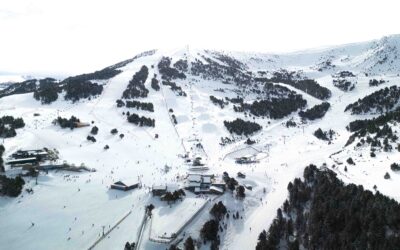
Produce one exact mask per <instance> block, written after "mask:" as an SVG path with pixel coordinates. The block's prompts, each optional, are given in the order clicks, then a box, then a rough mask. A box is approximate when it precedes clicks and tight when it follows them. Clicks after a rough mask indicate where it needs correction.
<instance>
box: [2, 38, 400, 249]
mask: <svg viewBox="0 0 400 250" xmlns="http://www.w3.org/2000/svg"><path fill="white" fill-rule="evenodd" d="M399 46H400V36H390V37H384V38H382V39H381V40H378V41H371V42H364V43H359V44H349V45H342V46H337V47H333V48H324V49H316V50H309V51H301V52H296V53H290V54H282V55H270V54H256V53H251V54H250V53H238V52H215V51H207V50H193V49H191V48H184V49H181V50H176V51H162V50H157V51H152V52H148V53H144V54H143V55H140V56H137V57H135V58H133V59H131V60H128V61H125V62H122V63H120V64H116V65H114V66H111V67H110V68H111V69H114V70H120V71H121V72H120V73H118V74H117V75H115V76H113V77H111V78H109V79H102V80H96V79H90V81H92V82H96V83H98V84H99V85H101V86H103V90H102V92H101V94H100V95H98V96H95V97H93V96H92V97H90V98H86V99H85V98H83V99H80V100H79V101H76V102H71V101H66V100H64V98H63V97H64V96H65V95H66V90H65V89H63V90H62V91H61V92H60V93H59V96H58V99H57V100H56V101H54V102H52V103H50V104H41V102H39V101H37V100H35V99H34V98H33V93H32V92H29V93H23V94H13V95H10V96H5V97H2V98H0V117H2V116H6V115H12V116H14V117H22V118H23V119H24V121H25V124H26V126H25V127H24V128H22V129H18V130H17V136H15V137H13V138H7V139H4V140H3V144H4V146H5V149H6V151H5V154H4V158H5V159H6V161H7V158H8V157H9V156H10V155H11V154H12V153H14V152H15V151H16V150H18V149H35V148H43V147H46V148H50V149H57V150H58V151H59V157H60V161H67V162H69V163H74V164H75V165H80V164H81V163H84V165H86V166H88V167H90V168H94V169H96V172H89V173H86V172H81V173H74V172H66V171H49V172H48V173H45V172H43V173H40V175H39V177H38V180H37V182H38V184H36V183H35V179H34V178H29V177H26V178H25V181H26V182H27V184H26V185H25V187H24V188H32V190H33V194H29V193H27V192H25V191H23V192H22V194H21V195H20V196H18V197H17V198H8V197H0V221H1V223H0V232H2V233H1V234H0V246H2V247H4V249H85V248H86V249H87V248H89V247H90V246H92V244H94V243H95V242H96V240H97V239H98V238H100V237H101V235H102V233H103V230H105V231H107V230H108V229H111V228H112V227H113V226H114V225H115V224H116V223H117V222H118V221H119V220H120V219H121V218H124V217H125V216H127V217H126V218H125V219H124V220H122V222H121V223H120V224H118V226H116V228H115V229H114V230H112V231H111V233H110V234H108V235H107V236H106V237H105V238H104V239H103V240H101V241H100V242H99V243H98V244H97V245H96V246H95V247H94V249H123V247H124V245H125V243H126V242H127V241H129V242H136V241H137V239H138V238H137V236H138V235H141V237H140V238H141V240H140V246H139V248H140V249H165V248H167V246H168V245H167V244H163V243H155V242H153V241H150V240H149V238H151V237H150V236H151V235H153V236H154V234H160V232H161V231H160V230H167V229H168V230H169V231H168V235H169V234H173V233H174V232H178V237H177V238H178V239H179V238H185V237H187V236H188V235H191V236H192V237H193V238H196V239H198V238H199V237H200V236H199V231H200V228H201V226H202V225H203V224H204V222H205V221H206V220H208V219H209V218H210V215H209V213H208V211H209V209H210V207H211V205H212V204H213V203H214V202H216V201H223V203H224V204H226V206H227V207H228V209H229V210H230V211H231V212H236V211H239V213H240V214H241V216H242V219H239V220H228V221H227V222H226V223H227V227H226V229H225V230H224V231H223V232H221V233H220V237H221V244H220V247H221V249H254V247H255V245H256V242H257V237H258V234H259V233H260V232H261V231H262V230H263V229H265V228H268V226H269V225H270V223H271V222H272V220H273V218H274V217H275V214H276V210H277V208H279V207H280V206H281V205H282V203H283V201H284V200H285V199H286V197H287V189H286V188H287V184H288V183H289V182H290V181H292V180H293V179H294V178H296V177H300V176H301V175H302V172H303V169H304V167H305V166H306V165H307V164H310V163H314V164H316V165H319V166H320V165H322V164H324V163H325V164H326V166H327V167H329V168H332V169H333V170H334V171H336V172H337V173H338V177H339V178H341V179H342V180H343V181H344V182H346V183H356V184H360V185H363V186H364V188H365V189H369V190H374V189H373V187H374V185H376V186H377V189H378V190H379V191H380V192H381V193H382V194H384V195H387V196H389V197H391V198H394V199H395V200H397V201H400V196H399V194H398V192H397V189H398V187H399V184H398V183H399V181H400V176H398V174H396V173H392V172H391V170H390V164H391V163H393V162H396V161H398V160H399V159H398V152H397V150H396V149H395V146H396V143H394V142H393V143H392V144H393V150H392V151H388V152H385V151H383V150H382V152H379V150H378V152H377V156H376V157H370V148H369V147H355V146H354V145H353V144H351V145H349V146H347V147H346V146H345V145H346V142H347V141H348V139H349V136H350V135H351V132H349V131H348V130H347V129H346V126H347V125H348V124H349V123H350V122H351V121H354V120H356V119H367V118H372V117H375V116H377V115H373V114H363V115H352V114H350V112H344V110H345V108H346V106H347V105H349V104H351V103H354V102H356V101H357V100H358V99H360V98H363V97H365V96H367V95H369V94H371V93H373V92H375V91H377V90H379V89H382V88H385V87H388V86H392V85H397V86H400V77H398V74H399V73H400V58H399V57H398V54H399V49H400V47H399ZM166 57H168V58H169V60H170V61H171V62H170V68H173V69H175V70H176V71H177V72H179V73H182V74H184V75H185V77H175V76H172V77H168V75H167V74H168V73H163V72H160V66H159V62H160V61H161V60H163V59H165V58H166ZM177 62H178V63H177ZM185 64H186V65H187V68H186V67H185V66H183V67H181V66H179V65H185ZM143 65H145V66H146V67H147V68H148V77H147V79H146V81H145V82H144V86H145V88H146V89H147V90H148V94H147V96H146V97H139V98H132V99H128V100H131V101H132V100H135V101H139V102H146V103H152V104H153V106H154V112H150V111H146V110H136V109H135V108H128V107H126V106H125V107H117V103H116V101H117V100H118V99H121V100H122V101H124V102H126V101H127V99H124V98H122V96H123V92H124V91H125V90H126V89H127V86H128V83H129V82H130V81H131V79H132V77H133V75H135V74H136V73H137V72H138V71H139V70H140V69H141V68H142V66H143ZM282 69H284V70H286V71H288V72H291V71H293V72H294V73H293V75H296V77H294V78H291V79H290V81H289V80H288V81H278V80H277V79H276V78H275V80H274V78H272V76H274V73H276V72H282ZM161 71H162V70H161ZM342 71H349V72H352V73H353V74H354V75H355V76H354V79H355V81H356V83H355V84H354V86H355V87H354V89H352V90H351V91H343V90H342V89H340V88H337V87H335V86H334V84H333V80H334V79H336V78H335V76H336V75H337V74H338V73H340V72H342ZM154 75H156V76H154ZM152 78H155V79H157V80H158V82H159V86H160V90H156V89H155V88H152V83H151V82H152ZM162 78H164V79H162ZM343 78H344V79H346V77H343ZM304 79H313V80H315V82H316V83H318V84H319V85H320V87H324V88H326V89H328V90H329V91H330V93H331V94H330V97H327V98H325V99H324V98H320V99H318V98H316V97H315V95H313V94H312V92H310V89H309V88H307V87H306V88H301V87H299V85H298V84H297V83H298V82H297V81H299V80H304ZM354 79H353V80H354ZM371 79H378V80H380V79H383V80H385V81H386V82H385V83H383V84H381V85H379V86H369V81H370V80H371ZM163 81H165V82H166V83H167V84H163ZM168 82H169V83H171V82H173V83H175V84H176V86H175V87H178V88H174V86H173V85H168ZM269 82H273V84H272V85H268V83H269ZM63 84H64V83H63V82H61V85H60V86H61V87H63V86H64V85H63ZM66 84H67V83H65V85H66ZM171 86H172V87H171ZM266 86H268V87H266ZM179 87H180V88H179ZM0 91H1V89H0ZM30 91H31V90H30ZM295 95H299V96H300V97H301V98H302V100H305V101H306V104H305V105H303V106H301V105H300V106H299V107H294V108H293V110H291V111H292V112H288V114H286V113H285V114H283V115H282V117H279V118H276V117H273V116H272V111H271V110H269V108H271V106H272V104H271V105H266V106H264V107H263V108H265V109H266V110H268V112H266V113H263V115H256V114H255V113H253V111H254V110H255V109H256V106H255V105H254V102H255V101H260V102H261V101H263V100H264V101H271V102H272V103H277V102H279V101H280V100H282V102H283V103H284V104H286V103H288V102H290V101H291V100H293V99H290V98H293V96H295ZM210 96H214V97H215V98H217V99H218V100H222V103H223V105H222V106H223V108H222V107H221V106H220V105H219V104H215V103H213V102H212V101H211V100H210ZM237 97H239V98H242V99H243V101H242V103H243V104H242V105H241V104H238V103H235V102H234V101H232V99H235V98H237ZM300 97H299V98H300ZM322 99H324V100H322ZM296 100H297V101H293V103H296V102H298V101H299V99H296ZM323 101H327V102H329V103H330V105H331V106H330V108H329V110H328V112H327V113H326V115H325V116H324V117H323V118H321V119H316V120H312V121H307V120H306V121H304V120H302V119H301V118H300V117H299V115H298V111H299V110H300V109H304V110H305V109H308V108H311V107H313V106H314V105H317V104H321V103H322V102H323ZM257 104H258V103H257ZM289 106H290V105H289ZM238 107H242V108H244V109H245V110H244V112H240V110H239V112H236V111H238V110H236V111H235V109H237V108H238ZM285 107H287V105H285ZM260 109H262V108H260ZM277 109H278V108H277ZM127 112H129V113H136V114H138V115H139V116H144V117H147V118H151V119H154V120H155V126H154V127H146V126H143V127H140V126H136V125H134V124H132V123H129V122H128V120H127V116H126V113H127ZM257 112H258V111H257ZM274 112H275V111H274ZM276 112H277V113H279V112H283V111H282V110H281V109H279V111H276ZM34 114H40V115H39V116H38V115H34ZM258 114H259V113H258ZM279 114H281V113H279ZM72 115H73V116H76V117H78V118H79V119H80V120H81V121H82V122H87V123H90V126H89V127H83V128H76V129H74V130H70V129H61V128H60V127H59V126H56V125H54V124H53V123H52V122H53V120H54V119H56V118H57V117H58V116H60V117H65V118H69V117H70V116H72ZM236 118H241V119H243V120H247V121H252V122H256V123H258V124H259V125H260V126H261V130H259V131H257V132H255V133H253V134H251V135H250V136H248V137H247V136H239V135H233V134H230V133H229V132H228V130H227V128H226V127H225V125H224V121H233V120H235V119H236ZM273 118H275V119H273ZM174 119H176V124H175V123H174ZM288 121H291V122H295V123H296V125H295V126H294V127H290V126H287V122H288ZM93 126H97V127H98V128H99V132H98V134H97V135H95V138H96V142H95V143H93V142H91V141H88V140H87V136H88V135H90V130H91V127H93ZM391 126H392V127H393V129H394V130H396V129H397V130H398V128H397V127H398V125H396V124H395V123H393V124H392V125H391ZM114 128H116V129H117V130H118V134H117V135H112V134H111V133H110V131H111V130H112V129H114ZM318 128H321V129H322V130H323V131H327V130H329V129H332V130H334V132H335V136H334V138H333V139H332V141H330V142H327V141H323V140H319V139H318V138H316V137H315V136H314V135H313V133H314V131H316V130H317V129H318ZM119 134H124V137H123V138H122V139H121V138H120V137H119V136H118V135H119ZM222 138H224V139H223V140H224V141H225V143H221V142H222V140H221V139H222ZM248 138H250V139H251V140H253V141H254V142H255V143H254V144H253V145H251V146H249V145H247V144H246V143H245V142H246V140H247V139H248ZM227 139H229V140H227ZM106 145H108V146H109V149H108V150H105V149H104V147H105V146H106ZM249 154H250V155H253V156H254V158H255V159H257V162H255V163H251V164H236V163H235V158H238V157H242V156H246V155H249ZM185 155H187V156H188V158H183V156H185ZM194 157H201V158H202V161H203V162H204V163H205V166H206V167H208V170H204V173H209V174H214V175H217V176H218V177H221V176H222V174H223V172H227V173H229V175H230V176H234V177H236V173H237V172H239V171H240V172H242V173H245V174H246V179H239V178H237V180H238V181H239V183H240V184H243V185H244V184H247V185H251V186H252V187H253V188H252V190H251V191H250V190H246V198H245V199H244V200H238V199H236V198H235V197H234V195H233V194H232V193H231V192H230V191H227V192H226V193H225V194H224V195H222V196H214V195H202V196H197V195H195V194H192V193H190V192H186V193H187V198H186V199H185V201H184V202H177V203H176V204H172V205H171V206H170V205H167V204H166V203H165V202H161V201H159V199H158V197H152V195H151V192H150V191H151V187H152V186H154V185H168V188H169V189H171V190H174V189H176V188H183V187H184V184H185V180H184V179H185V178H186V175H187V174H188V173H189V172H191V170H190V166H189V164H188V163H187V159H191V158H194ZM349 157H351V158H352V159H353V160H354V161H355V163H356V165H349V164H347V163H346V160H347V159H348V158H349ZM165 165H168V166H169V167H170V168H166V167H165ZM333 165H334V167H333ZM345 168H346V171H345ZM20 172H21V170H19V169H11V168H10V167H9V166H6V174H7V175H8V176H15V175H17V174H19V173H20ZM386 172H390V173H391V179H388V180H387V179H384V178H383V176H384V174H385V173H386ZM125 178H134V179H136V180H137V181H140V182H141V183H142V188H141V189H136V190H132V191H130V192H121V191H116V190H110V189H109V187H110V185H111V184H112V183H114V182H116V181H118V180H122V179H125ZM209 199H212V201H208V200H209ZM196 200H197V201H196ZM150 203H152V204H154V205H155V206H156V210H155V213H156V215H155V216H154V218H153V219H152V221H151V223H147V224H145V226H144V227H143V230H141V222H142V220H143V216H144V207H145V206H146V205H148V204H150ZM200 204H201V205H200ZM186 206H192V207H190V208H187V209H185V207H186ZM197 211H198V212H197ZM193 215H196V216H195V217H194V218H193V220H189V218H191V217H192V216H193ZM186 220H189V221H186ZM186 222H188V224H185V223H186ZM32 223H34V225H33V224H32ZM180 225H185V227H184V228H183V229H182V231H179V229H180ZM141 232H142V233H141ZM165 233H167V232H165ZM159 236H160V235H157V237H159ZM161 236H162V235H161ZM201 242H202V241H201ZM207 247H208V245H206V246H204V245H203V246H202V249H208V248H207Z"/></svg>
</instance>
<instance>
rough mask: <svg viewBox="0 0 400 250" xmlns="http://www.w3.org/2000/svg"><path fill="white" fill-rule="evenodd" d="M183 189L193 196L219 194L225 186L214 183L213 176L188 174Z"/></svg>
mask: <svg viewBox="0 0 400 250" xmlns="http://www.w3.org/2000/svg"><path fill="white" fill-rule="evenodd" d="M185 189H186V190H189V191H192V192H194V193H195V194H200V193H212V192H214V193H218V194H219V193H221V192H222V193H223V192H224V191H225V184H222V183H218V182H216V181H215V179H214V175H202V174H189V175H188V176H187V179H186V185H185ZM211 191H212V192H211Z"/></svg>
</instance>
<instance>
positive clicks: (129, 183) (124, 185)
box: [110, 180, 139, 191]
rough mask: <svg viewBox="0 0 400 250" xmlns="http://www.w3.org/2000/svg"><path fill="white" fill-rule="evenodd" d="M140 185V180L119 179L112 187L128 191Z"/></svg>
mask: <svg viewBox="0 0 400 250" xmlns="http://www.w3.org/2000/svg"><path fill="white" fill-rule="evenodd" d="M138 187H139V182H135V181H133V180H123V181H117V182H115V183H114V184H112V185H111V187H110V188H111V189H117V190H122V191H128V190H132V189H135V188H138Z"/></svg>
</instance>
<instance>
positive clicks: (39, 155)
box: [11, 149, 49, 161]
mask: <svg viewBox="0 0 400 250" xmlns="http://www.w3.org/2000/svg"><path fill="white" fill-rule="evenodd" d="M48 155H49V153H48V152H47V151H45V150H44V149H38V150H18V151H17V152H15V153H13V154H12V155H11V157H12V158H13V159H26V158H36V159H37V160H38V161H41V160H44V159H47V157H48Z"/></svg>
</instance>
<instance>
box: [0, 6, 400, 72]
mask: <svg viewBox="0 0 400 250" xmlns="http://www.w3.org/2000/svg"><path fill="white" fill-rule="evenodd" d="M382 2H383V4H382ZM380 3H381V4H379V5H376V1H362V2H360V3H357V2H356V1H353V2H350V3H348V2H346V1H343V0H340V1H335V2H330V3H326V2H321V1H316V0H310V1H301V2H300V1H288V0H286V1H279V2H266V1H250V2H249V1H247V2H246V3H245V2H244V1H226V0H223V1H218V2H212V1H208V0H207V1H202V2H201V3H199V2H193V1H179V0H173V1H168V2H167V1H154V0H153V1H146V2H132V1H128V0H118V1H113V2H110V1H99V0H97V1H94V0H87V1H77V0H60V1H52V0H19V1H15V0H3V1H2V3H0V31H1V34H3V38H2V39H1V40H0V55H1V59H0V75H1V74H9V73H13V74H33V75H49V76H67V75H73V74H80V73H85V72H91V71H94V70H98V69H101V68H103V67H106V66H109V65H111V64H113V63H116V62H119V61H121V60H125V59H128V58H131V57H132V56H134V55H135V54H138V53H140V52H142V51H145V50H149V49H158V48H178V47H183V46H185V45H190V46H193V47H196V48H207V49H217V50H233V51H251V52H256V51H257V52H261V53H271V52H276V53H277V52H290V51H296V50H303V49H308V48H314V47H323V46H330V45H339V44H345V43H353V42H361V41H367V40H372V39H379V38H381V37H382V36H385V35H391V34H398V33H400V27H397V25H396V24H397V23H399V22H398V17H397V13H396V11H397V9H398V8H397V7H398V4H397V3H396V1H380ZM289 16H290V18H285V17H289ZM293 20H295V21H293Z"/></svg>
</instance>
